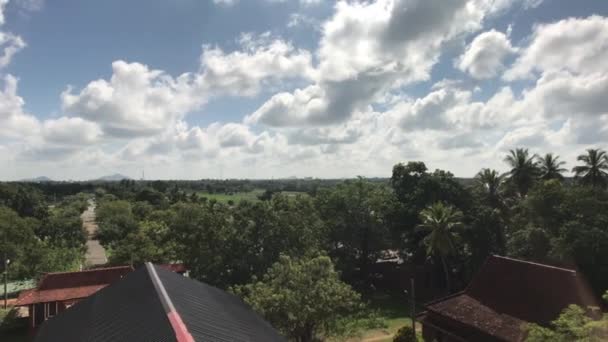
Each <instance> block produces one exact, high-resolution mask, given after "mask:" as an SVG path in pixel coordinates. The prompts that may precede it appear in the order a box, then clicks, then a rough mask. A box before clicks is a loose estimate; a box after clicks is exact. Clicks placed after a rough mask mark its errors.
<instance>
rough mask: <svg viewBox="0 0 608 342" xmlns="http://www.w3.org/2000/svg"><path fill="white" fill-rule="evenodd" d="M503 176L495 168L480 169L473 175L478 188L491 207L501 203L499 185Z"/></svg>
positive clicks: (498, 205) (497, 206)
mask: <svg viewBox="0 0 608 342" xmlns="http://www.w3.org/2000/svg"><path fill="white" fill-rule="evenodd" d="M503 181H504V177H503V176H502V175H500V174H499V173H498V171H496V170H490V169H481V171H479V172H478V173H477V175H476V176H475V182H476V184H477V186H478V189H480V190H481V192H482V195H483V197H485V199H486V200H487V201H488V203H489V204H490V206H491V207H492V208H499V207H500V203H501V194H500V187H501V186H502V184H503Z"/></svg>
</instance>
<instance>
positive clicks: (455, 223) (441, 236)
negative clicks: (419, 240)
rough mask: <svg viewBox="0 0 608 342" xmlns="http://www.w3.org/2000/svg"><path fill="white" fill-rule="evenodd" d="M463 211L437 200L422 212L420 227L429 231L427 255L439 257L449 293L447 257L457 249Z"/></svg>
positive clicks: (425, 241) (426, 240)
mask: <svg viewBox="0 0 608 342" xmlns="http://www.w3.org/2000/svg"><path fill="white" fill-rule="evenodd" d="M461 220H462V213H461V212H460V211H459V210H457V209H455V208H454V207H452V206H450V205H446V204H444V203H442V202H436V203H434V204H433V205H431V206H429V207H427V208H426V209H424V210H422V211H421V212H420V221H421V222H422V223H420V224H419V225H418V227H419V228H420V229H421V230H424V231H426V232H427V235H426V237H425V238H424V244H425V245H426V250H427V255H432V256H435V257H438V258H439V259H440V260H441V264H442V265H443V272H444V273H445V282H446V288H447V291H448V293H449V292H451V286H450V271H449V269H448V265H447V263H446V257H447V256H448V255H450V254H452V253H453V252H455V251H456V248H455V245H454V244H455V239H456V232H455V229H456V228H458V227H460V226H461V225H462V222H461Z"/></svg>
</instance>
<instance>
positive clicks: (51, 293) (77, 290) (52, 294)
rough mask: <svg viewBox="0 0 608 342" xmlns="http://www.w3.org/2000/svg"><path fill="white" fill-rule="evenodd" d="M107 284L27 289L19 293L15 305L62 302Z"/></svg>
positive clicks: (91, 292)
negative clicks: (39, 289)
mask: <svg viewBox="0 0 608 342" xmlns="http://www.w3.org/2000/svg"><path fill="white" fill-rule="evenodd" d="M108 285H109V284H104V285H90V286H81V287H69V288H65V289H52V290H41V291H38V290H27V291H23V292H21V294H19V299H17V303H15V306H24V305H30V304H35V303H48V302H62V301H66V300H71V299H81V298H86V297H88V296H90V295H92V294H94V293H95V292H97V291H99V290H101V289H103V288H104V287H106V286H108Z"/></svg>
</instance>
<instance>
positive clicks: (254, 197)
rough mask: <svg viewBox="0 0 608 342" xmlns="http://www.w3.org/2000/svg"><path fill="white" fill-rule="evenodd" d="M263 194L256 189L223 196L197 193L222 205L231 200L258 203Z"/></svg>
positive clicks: (296, 193)
mask: <svg viewBox="0 0 608 342" xmlns="http://www.w3.org/2000/svg"><path fill="white" fill-rule="evenodd" d="M263 193H264V190H263V189H256V190H252V191H248V192H236V193H233V194H225V193H213V194H212V193H208V192H205V191H199V192H197V194H198V196H199V197H206V198H207V199H208V200H212V199H214V200H216V201H218V202H222V203H227V202H228V201H230V200H232V201H233V202H234V203H238V202H240V201H242V200H247V201H252V202H255V201H259V198H258V196H260V195H262V194H263ZM281 194H284V195H287V196H294V197H295V196H297V195H302V194H304V193H303V192H297V191H282V192H281Z"/></svg>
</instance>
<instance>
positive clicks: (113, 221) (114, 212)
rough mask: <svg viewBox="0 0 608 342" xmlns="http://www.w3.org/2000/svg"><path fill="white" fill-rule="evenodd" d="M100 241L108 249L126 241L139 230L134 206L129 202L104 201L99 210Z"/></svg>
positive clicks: (97, 211)
mask: <svg viewBox="0 0 608 342" xmlns="http://www.w3.org/2000/svg"><path fill="white" fill-rule="evenodd" d="M96 213H97V223H98V225H99V230H98V232H97V236H98V238H99V241H100V242H101V243H102V244H103V245H104V246H106V247H111V246H112V244H114V243H116V242H118V241H120V240H122V239H124V238H125V237H126V236H127V235H129V234H130V233H133V232H135V231H136V230H137V221H136V220H135V216H134V215H133V211H132V206H131V203H130V202H127V201H102V202H101V203H100V204H99V206H98V208H97V210H96Z"/></svg>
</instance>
